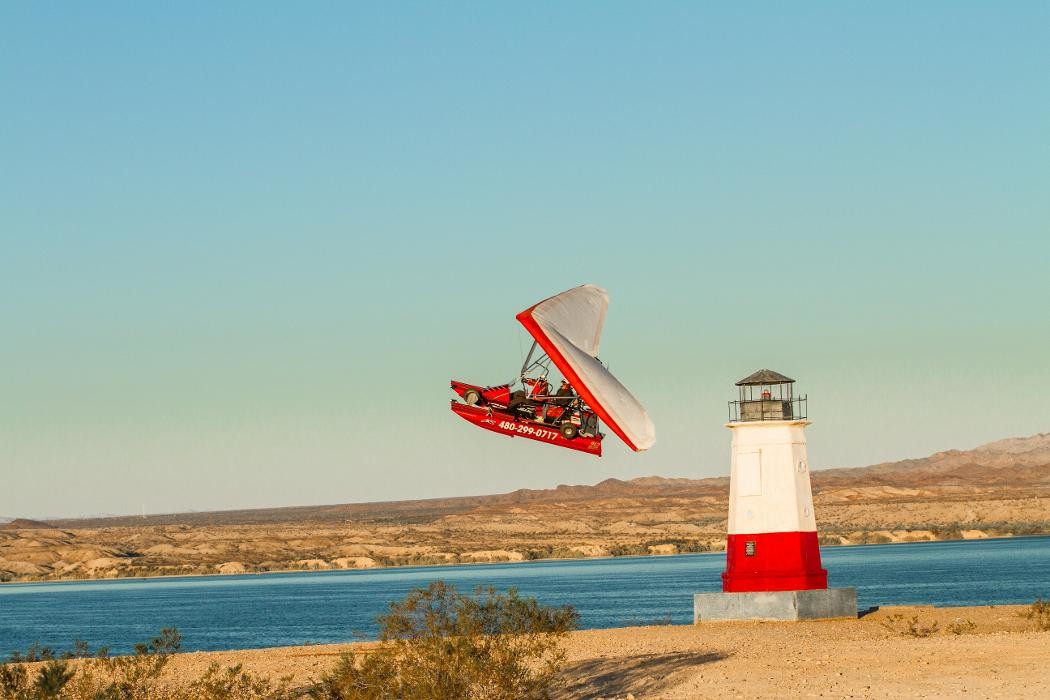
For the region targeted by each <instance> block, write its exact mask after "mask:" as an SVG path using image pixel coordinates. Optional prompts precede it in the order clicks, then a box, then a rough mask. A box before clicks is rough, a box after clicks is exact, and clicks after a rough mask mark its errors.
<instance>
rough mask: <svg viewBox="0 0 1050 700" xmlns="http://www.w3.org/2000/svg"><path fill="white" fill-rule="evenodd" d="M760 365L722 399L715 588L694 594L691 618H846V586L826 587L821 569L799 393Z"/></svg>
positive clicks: (849, 599)
mask: <svg viewBox="0 0 1050 700" xmlns="http://www.w3.org/2000/svg"><path fill="white" fill-rule="evenodd" d="M794 383H795V380H794V379H791V378H789V377H785V376H784V375H783V374H780V373H779V372H774V371H772V370H768V369H762V370H759V371H757V372H755V373H754V374H752V375H750V376H748V377H745V378H744V379H741V380H740V381H738V382H737V383H736V386H737V387H738V390H739V397H738V400H736V401H731V402H730V403H729V422H728V423H727V424H726V427H728V428H729V429H730V430H731V431H732V435H733V441H732V460H731V467H730V486H729V521H728V533H727V537H726V570H725V573H723V574H722V591H723V592H722V593H698V594H696V596H695V599H694V618H695V620H696V621H698V622H699V621H702V620H713V619H720V620H724V619H787V620H799V619H813V618H822V617H854V616H856V614H857V596H856V591H855V590H854V589H852V588H837V589H829V588H828V573H827V571H825V570H824V569H823V568H821V563H820V547H819V545H818V541H817V523H816V518H815V516H814V513H813V494H812V490H811V488H810V483H809V459H808V456H807V454H806V433H805V428H806V426H807V425H809V421H808V420H807V419H806V405H807V398H806V396H796V395H795V393H794Z"/></svg>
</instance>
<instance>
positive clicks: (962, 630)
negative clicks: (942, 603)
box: [945, 617, 977, 634]
mask: <svg viewBox="0 0 1050 700" xmlns="http://www.w3.org/2000/svg"><path fill="white" fill-rule="evenodd" d="M945 629H947V630H948V631H949V632H951V633H952V634H970V633H971V632H973V631H974V630H975V629H977V623H975V622H974V621H973V620H969V619H966V618H964V617H957V618H955V621H954V622H951V623H949V624H948V626H947V627H946V628H945Z"/></svg>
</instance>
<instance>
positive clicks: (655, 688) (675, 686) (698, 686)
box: [162, 605, 1050, 700]
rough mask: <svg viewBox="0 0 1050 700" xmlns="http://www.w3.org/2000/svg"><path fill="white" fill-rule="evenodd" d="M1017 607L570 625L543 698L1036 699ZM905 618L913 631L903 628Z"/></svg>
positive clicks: (1042, 642)
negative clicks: (559, 666) (553, 684)
mask: <svg viewBox="0 0 1050 700" xmlns="http://www.w3.org/2000/svg"><path fill="white" fill-rule="evenodd" d="M1027 608H1028V606H1023V605H990V606H960V607H942V608H938V607H932V606H900V607H882V608H880V609H877V610H875V611H873V612H867V613H865V614H863V616H861V617H858V618H849V619H837V620H811V621H802V622H767V621H739V622H706V623H701V624H699V625H652V626H640V627H616V628H610V629H601V630H583V631H576V632H572V633H570V635H569V637H568V638H567V640H566V644H565V651H566V664H565V666H564V668H563V670H562V672H561V674H560V676H559V687H558V690H557V692H556V693H555V695H554V697H556V698H581V697H584V698H598V697H604V698H627V697H629V696H634V697H636V698H638V699H639V700H641V698H679V699H683V698H716V697H726V696H736V697H759V698H774V697H798V696H817V695H824V696H831V697H869V698H874V697H878V698H883V697H885V698H891V697H893V698H896V697H903V696H908V697H913V696H922V697H957V696H959V695H961V694H964V693H965V694H966V695H969V696H973V697H997V696H998V697H1002V696H1007V697H1048V696H1050V674H1048V673H1047V672H1046V671H1045V659H1046V658H1047V657H1050V632H1045V631H1036V629H1035V627H1034V623H1033V621H1032V620H1030V619H1027V618H1025V617H1024V613H1025V611H1026V609H1027ZM913 617H914V618H915V619H917V620H918V621H919V625H920V627H921V628H922V629H921V631H920V632H921V633H920V634H911V633H909V632H908V629H907V622H906V621H907V620H910V619H911V618H913ZM902 620H904V621H905V622H902ZM934 623H936V626H935V625H934ZM930 628H934V631H932V632H929V633H927V632H926V630H928V629H930ZM953 630H954V631H953ZM374 644H375V642H349V643H343V644H318V645H309V644H307V645H299V646H283V647H261V648H256V649H238V650H229V651H207V652H203V651H198V652H182V653H178V654H175V655H174V656H172V657H171V660H170V662H169V664H168V666H167V667H166V668H165V671H164V676H163V677H162V680H163V682H165V683H168V684H171V685H172V686H175V685H178V686H181V687H185V685H186V684H188V683H190V682H192V681H193V680H195V679H197V678H199V677H200V676H201V675H202V674H204V673H205V672H206V671H207V670H208V668H209V667H210V666H211V665H212V664H218V665H219V666H220V667H224V668H228V667H232V666H237V665H240V666H241V667H242V668H243V670H244V671H245V672H247V673H249V674H252V676H254V677H257V678H267V679H270V680H276V679H279V678H282V677H290V679H291V682H292V684H293V685H294V686H296V687H307V686H309V685H311V684H313V683H316V682H317V681H318V680H319V679H320V678H321V677H322V676H323V675H324V674H325V673H327V672H328V671H329V670H330V669H332V668H333V667H334V666H335V664H336V663H338V661H339V658H340V656H341V655H342V654H344V653H345V652H348V651H353V650H360V649H362V648H368V647H369V646H371V645H374Z"/></svg>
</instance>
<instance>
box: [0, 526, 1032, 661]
mask: <svg viewBox="0 0 1050 700" xmlns="http://www.w3.org/2000/svg"><path fill="white" fill-rule="evenodd" d="M822 556H823V561H824V566H825V568H826V569H828V572H829V581H828V583H829V585H830V586H854V587H856V588H857V595H858V604H859V606H860V607H861V608H862V609H864V608H867V607H872V606H881V605H918V604H921V605H994V604H1009V603H1028V602H1031V601H1033V600H1034V599H1035V598H1036V597H1040V596H1041V597H1043V598H1044V599H1046V598H1048V597H1050V537H1021V538H1012V539H995V540H970V541H950V542H916V543H909V544H892V545H868V546H857V547H828V548H825V549H823V550H822ZM724 568H725V555H724V554H722V553H712V554H685V555H678V556H665V557H621V558H615V559H590V560H582V561H543V562H529V563H520V564H482V565H468V566H431V567H411V568H409V567H406V568H395V569H378V570H364V571H323V572H297V573H288V574H261V575H244V576H213V577H209V576H200V577H187V578H169V579H125V580H116V581H82V582H81V581H75V582H61V583H29V584H5V585H0V655H2V654H5V653H6V652H7V651H9V650H14V649H25V648H26V647H27V646H28V645H29V644H31V643H33V642H40V643H42V644H46V645H49V646H52V647H54V648H57V649H68V648H70V647H71V646H72V643H73V640H74V639H84V640H86V641H88V642H89V643H91V645H92V646H100V645H107V646H109V648H110V649H111V651H113V652H122V651H129V650H130V649H131V648H132V647H133V645H134V643H135V642H138V641H143V640H148V639H149V638H151V637H152V636H153V635H154V634H156V632H157V631H158V630H159V629H160V628H161V627H172V626H174V627H178V629H179V631H180V632H181V633H182V635H183V648H184V649H186V650H189V651H192V650H221V649H247V648H254V647H267V646H279V645H291V644H304V643H306V642H314V643H320V642H345V641H352V640H353V639H355V635H358V634H360V635H364V636H366V637H370V636H374V635H375V633H376V631H377V628H376V624H375V618H376V616H377V615H378V614H380V613H382V612H383V611H384V610H385V609H386V605H387V603H389V602H390V601H392V600H398V599H400V598H403V597H404V596H405V594H406V593H408V591H410V590H411V589H413V588H416V587H419V586H425V585H426V584H427V583H429V582H430V581H434V580H438V579H443V580H445V581H448V582H450V583H453V584H455V585H456V586H457V587H458V588H459V589H460V590H472V589H473V588H474V587H476V586H496V587H497V588H501V589H505V588H510V587H515V588H517V589H518V590H519V591H520V592H521V593H522V594H523V595H528V596H535V597H536V598H538V599H539V600H540V601H541V602H542V603H546V604H550V605H573V606H575V607H576V609H577V610H579V612H580V615H581V623H582V626H583V627H584V628H605V627H620V626H624V625H631V624H645V623H649V622H654V621H667V620H670V621H671V622H674V623H678V624H686V623H688V622H690V621H691V620H692V595H693V593H699V592H704V591H717V590H721V579H720V576H721V573H722V570H723V569H724Z"/></svg>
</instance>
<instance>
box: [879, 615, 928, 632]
mask: <svg viewBox="0 0 1050 700" xmlns="http://www.w3.org/2000/svg"><path fill="white" fill-rule="evenodd" d="M879 624H881V625H882V626H883V627H885V628H886V629H888V630H889V631H890V632H893V633H895V634H899V635H902V636H905V637H929V636H930V635H932V634H935V633H936V632H937V630H938V629H940V625H939V624H938V623H937V621H936V620H934V621H933V622H932V623H930V624H929V625H927V624H925V623H922V622H920V621H919V616H918V615H912V616H911V617H910V618H908V619H905V618H904V616H903V615H890V616H889V617H887V618H886V619H885V620H883V621H882V622H881V623H879Z"/></svg>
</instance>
